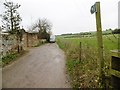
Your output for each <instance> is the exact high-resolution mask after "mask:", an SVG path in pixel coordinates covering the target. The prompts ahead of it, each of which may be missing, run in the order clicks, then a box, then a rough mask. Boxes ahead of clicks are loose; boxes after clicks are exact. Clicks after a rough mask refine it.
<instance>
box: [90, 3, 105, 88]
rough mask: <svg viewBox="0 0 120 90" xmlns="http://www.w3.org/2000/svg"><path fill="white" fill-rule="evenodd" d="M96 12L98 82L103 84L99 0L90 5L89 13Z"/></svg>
mask: <svg viewBox="0 0 120 90" xmlns="http://www.w3.org/2000/svg"><path fill="white" fill-rule="evenodd" d="M93 13H95V14H96V28H97V42H98V56H99V61H100V62H99V64H100V82H101V85H102V86H104V59H103V40H102V26H101V13H100V2H96V3H95V4H94V5H93V6H92V7H91V14H93Z"/></svg>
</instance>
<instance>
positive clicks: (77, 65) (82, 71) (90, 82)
mask: <svg viewBox="0 0 120 90" xmlns="http://www.w3.org/2000/svg"><path fill="white" fill-rule="evenodd" d="M80 42H81V49H80ZM57 43H58V45H59V47H60V48H62V49H63V50H64V51H65V53H66V56H67V62H66V65H67V71H68V73H69V75H70V78H71V85H72V86H73V88H94V87H95V88H99V87H102V86H101V84H100V82H99V80H100V79H99V73H100V72H99V71H100V70H99V65H100V64H99V59H98V50H97V39H96V37H95V36H94V37H88V36H87V37H81V38H67V37H66V38H65V37H63V36H59V37H57ZM103 46H104V63H105V65H104V73H105V77H107V78H109V76H110V75H109V68H110V59H111V50H114V49H117V47H118V43H117V35H115V36H114V35H103ZM80 51H81V54H80ZM80 56H81V57H80ZM80 58H81V60H80ZM105 82H107V83H106V85H107V86H109V81H107V80H106V81H105Z"/></svg>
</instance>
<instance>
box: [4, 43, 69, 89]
mask: <svg viewBox="0 0 120 90" xmlns="http://www.w3.org/2000/svg"><path fill="white" fill-rule="evenodd" d="M2 77H3V82H2V83H3V85H2V86H3V88H69V87H70V85H69V83H68V80H67V76H66V71H65V56H64V53H63V51H62V50H61V49H59V47H58V45H57V44H56V43H51V44H45V45H42V46H40V47H36V48H32V49H30V52H29V53H28V54H26V55H24V56H23V57H21V58H19V60H17V61H15V62H14V63H12V65H9V66H7V67H5V68H4V69H3V75H2Z"/></svg>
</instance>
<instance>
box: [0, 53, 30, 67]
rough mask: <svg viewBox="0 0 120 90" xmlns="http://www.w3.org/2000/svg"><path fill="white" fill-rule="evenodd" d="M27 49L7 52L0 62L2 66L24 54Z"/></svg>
mask: <svg viewBox="0 0 120 90" xmlns="http://www.w3.org/2000/svg"><path fill="white" fill-rule="evenodd" d="M27 52H28V51H22V52H20V53H11V54H8V55H7V56H5V57H2V60H0V61H1V63H2V67H5V66H6V65H8V64H10V63H12V62H14V61H15V60H17V59H18V58H19V57H21V56H23V55H24V54H26V53H27Z"/></svg>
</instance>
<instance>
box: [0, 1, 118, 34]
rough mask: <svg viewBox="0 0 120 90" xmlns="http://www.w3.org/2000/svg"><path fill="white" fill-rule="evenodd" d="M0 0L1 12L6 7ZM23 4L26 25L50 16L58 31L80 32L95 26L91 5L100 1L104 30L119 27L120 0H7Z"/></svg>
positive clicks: (93, 28) (22, 12) (92, 29)
mask: <svg viewBox="0 0 120 90" xmlns="http://www.w3.org/2000/svg"><path fill="white" fill-rule="evenodd" d="M3 1H4V0H0V13H1V12H2V11H4V8H3V7H2V2H3ZM7 1H13V2H15V3H19V4H21V7H20V8H19V13H20V15H21V17H22V19H23V21H22V23H21V25H23V27H24V28H25V29H28V27H29V26H30V25H31V24H32V23H34V22H35V21H36V20H37V19H38V18H47V19H48V20H50V21H51V22H52V24H53V28H52V31H53V32H54V33H55V34H63V33H79V32H86V31H95V30H96V21H95V14H91V13H90V8H91V6H92V5H93V4H94V3H95V2H96V1H100V2H101V18H102V28H103V30H105V29H108V28H112V29H115V28H117V27H118V1H120V0H7Z"/></svg>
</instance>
